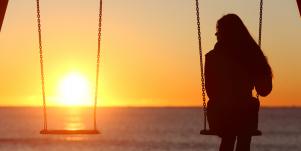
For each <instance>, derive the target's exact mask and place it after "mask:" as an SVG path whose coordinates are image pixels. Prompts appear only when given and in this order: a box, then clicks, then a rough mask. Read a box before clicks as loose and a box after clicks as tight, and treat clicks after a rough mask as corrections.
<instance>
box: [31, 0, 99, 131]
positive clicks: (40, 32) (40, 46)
mask: <svg viewBox="0 0 301 151" xmlns="http://www.w3.org/2000/svg"><path fill="white" fill-rule="evenodd" d="M36 3H37V22H38V33H39V52H40V68H41V82H42V95H43V115H44V128H43V129H42V130H41V131H40V134H57V135H64V134H99V133H100V132H99V131H98V130H97V126H96V109H97V97H98V95H97V91H98V77H99V62H100V41H101V20H102V0H100V6H99V19H98V47H97V61H96V84H95V97H94V114H93V116H94V120H93V129H79V130H52V129H48V127H47V110H46V109H47V107H46V96H45V80H44V66H43V49H42V48H43V47H42V31H41V19H40V1H39V0H36Z"/></svg>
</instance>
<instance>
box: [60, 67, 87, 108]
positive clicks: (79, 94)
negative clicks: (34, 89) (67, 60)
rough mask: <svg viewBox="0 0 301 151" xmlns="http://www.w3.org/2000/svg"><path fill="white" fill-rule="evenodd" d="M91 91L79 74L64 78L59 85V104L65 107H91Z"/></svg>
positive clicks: (85, 80)
mask: <svg viewBox="0 0 301 151" xmlns="http://www.w3.org/2000/svg"><path fill="white" fill-rule="evenodd" d="M91 98H92V97H91V89H90V85H89V82H88V80H87V79H86V78H85V77H84V76H82V75H81V74H79V73H71V74H69V75H67V76H65V77H64V78H63V79H62V81H60V83H59V104H62V105H66V106H86V105H91V104H92V100H91Z"/></svg>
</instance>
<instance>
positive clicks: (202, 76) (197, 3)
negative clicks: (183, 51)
mask: <svg viewBox="0 0 301 151" xmlns="http://www.w3.org/2000/svg"><path fill="white" fill-rule="evenodd" d="M195 5H196V17H197V29H198V43H199V55H200V68H201V85H202V98H203V111H204V129H205V130H206V125H207V124H206V122H207V104H206V94H205V79H204V66H203V51H202V39H201V38H202V37H201V27H200V9H199V1H198V0H196V1H195Z"/></svg>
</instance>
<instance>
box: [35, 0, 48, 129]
mask: <svg viewBox="0 0 301 151" xmlns="http://www.w3.org/2000/svg"><path fill="white" fill-rule="evenodd" d="M36 2H37V21H38V32H39V52H40V68H41V69H40V70H41V82H42V95H43V111H44V112H43V113H44V114H43V115H44V130H47V115H46V97H45V78H44V64H43V47H42V29H41V15H40V1H39V0H37V1H36Z"/></svg>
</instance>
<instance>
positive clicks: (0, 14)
mask: <svg viewBox="0 0 301 151" xmlns="http://www.w3.org/2000/svg"><path fill="white" fill-rule="evenodd" d="M7 3H8V0H0V31H1V27H2V23H3V20H4V16H5V11H6V7H7Z"/></svg>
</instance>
